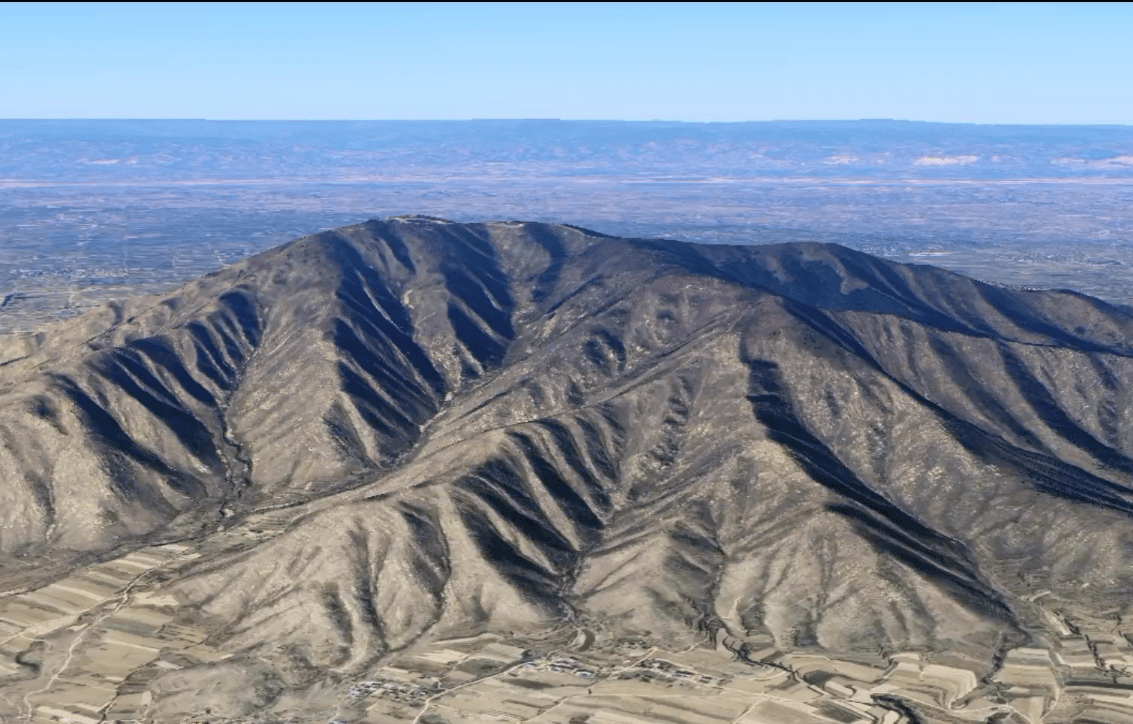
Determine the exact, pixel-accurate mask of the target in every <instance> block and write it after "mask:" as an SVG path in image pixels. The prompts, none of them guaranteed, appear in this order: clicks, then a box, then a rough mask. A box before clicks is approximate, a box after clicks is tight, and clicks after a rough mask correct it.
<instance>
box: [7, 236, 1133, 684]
mask: <svg viewBox="0 0 1133 724" xmlns="http://www.w3.org/2000/svg"><path fill="white" fill-rule="evenodd" d="M99 323H100V324H105V322H99ZM83 324H91V325H92V328H93V327H94V323H93V322H84V321H83V320H77V321H75V322H72V323H71V325H72V326H71V327H70V328H68V329H69V330H70V331H66V330H64V331H62V332H58V334H59V335H60V337H61V338H67V339H68V340H70V341H69V342H68V345H69V346H68V347H67V349H66V350H58V349H54V348H52V346H51V344H52V343H51V340H50V339H48V340H46V341H45V342H44V343H43V345H42V346H41V348H40V349H39V350H38V351H36V352H34V353H32V354H31V355H30V356H28V357H27V358H25V359H24V360H20V361H17V362H14V363H11V364H9V365H7V366H6V367H0V371H2V372H0V374H2V375H3V377H2V378H0V380H2V381H3V383H4V385H5V386H6V391H5V392H4V405H5V407H4V411H3V412H2V413H0V421H2V424H3V426H4V437H3V445H4V448H3V452H2V455H3V457H2V463H0V464H2V465H3V466H4V467H3V468H2V470H3V473H2V474H3V476H4V477H3V481H4V487H3V493H2V494H3V496H4V497H5V500H4V501H3V502H4V507H3V510H4V512H3V515H6V516H7V518H6V519H5V523H4V528H3V531H2V533H3V538H2V539H0V547H3V549H4V550H5V551H18V550H22V549H25V548H26V549H29V550H50V549H56V550H77V549H84V548H86V549H98V548H99V547H106V546H110V545H112V544H114V543H115V542H116V541H117V540H119V539H121V538H122V537H124V536H133V537H135V538H139V539H146V538H147V536H151V537H152V536H154V535H158V534H162V531H164V530H168V526H170V525H173V526H174V527H175V529H176V530H177V531H181V534H182V535H186V534H192V531H194V530H197V529H207V528H208V527H209V526H210V525H212V524H213V521H215V520H219V519H221V518H222V516H228V517H229V518H231V517H232V516H241V515H244V514H246V513H247V512H249V511H251V510H255V509H262V508H266V507H272V506H282V505H296V506H300V507H299V508H298V509H299V510H307V511H308V512H307V513H306V514H305V515H303V516H302V517H300V518H299V519H298V520H297V522H295V523H294V524H292V525H291V526H290V528H289V529H288V530H287V531H285V532H283V533H281V534H280V535H278V536H276V537H274V538H272V539H270V540H268V541H267V542H264V543H262V544H260V545H258V546H256V547H253V548H250V549H248V550H242V551H240V552H239V553H233V554H231V555H230V556H227V557H222V558H221V559H220V560H219V561H216V560H213V561H210V562H208V563H206V564H202V565H201V566H200V567H198V568H197V569H195V570H193V571H192V572H191V574H190V575H188V576H185V577H183V578H180V579H178V580H174V581H171V582H170V583H169V584H167V585H168V587H169V589H170V592H171V593H174V594H176V595H177V596H179V597H180V599H181V600H182V601H183V602H185V603H186V604H194V605H195V606H199V607H200V609H201V610H202V611H203V612H204V613H205V614H206V615H207V616H209V617H210V618H211V620H213V621H215V622H219V624H220V625H221V628H222V629H223V630H224V631H226V633H225V635H224V639H225V640H224V642H223V645H224V646H226V647H229V648H231V649H233V650H240V649H245V648H253V649H259V648H263V647H268V648H272V647H277V646H284V647H296V646H297V647H301V648H302V649H303V650H304V651H307V652H308V654H309V656H310V657H311V659H312V661H313V662H315V663H317V664H319V665H321V666H334V667H346V668H352V667H362V666H364V665H366V664H367V663H369V662H370V661H372V660H373V659H374V657H377V656H380V655H382V654H383V653H385V652H388V651H390V650H393V649H398V648H402V647H404V646H406V645H408V644H410V643H412V642H413V641H415V640H417V639H419V638H420V637H422V636H429V635H436V634H440V633H455V632H467V631H468V630H470V629H471V630H475V629H477V628H483V627H505V628H506V627H509V626H525V625H534V624H538V625H542V624H545V623H548V622H558V621H571V622H574V623H576V624H577V625H596V626H612V627H615V628H621V629H624V630H632V631H636V632H639V633H640V632H650V634H651V635H654V636H659V637H672V638H678V639H679V638H683V637H688V636H695V635H699V634H700V633H705V632H715V631H720V630H721V629H723V630H724V631H725V632H726V633H727V634H729V635H730V638H728V640H729V641H730V642H731V644H730V645H733V646H736V647H742V646H743V645H745V643H751V644H752V645H754V643H755V642H761V641H762V642H774V643H775V644H776V645H777V646H779V647H780V648H794V647H811V646H818V647H823V648H826V649H829V650H832V651H833V650H836V651H845V650H871V651H876V650H877V648H878V647H879V646H880V647H883V648H887V649H899V648H905V647H910V646H913V647H920V646H925V647H947V648H950V649H953V650H970V651H974V652H980V653H983V654H988V655H990V652H991V651H993V650H994V649H995V648H996V647H997V646H999V645H1000V643H1001V642H1002V641H1003V640H1008V639H1009V640H1016V641H1021V640H1023V639H1025V637H1026V632H1027V631H1028V630H1029V628H1030V627H1031V626H1033V625H1034V624H1035V623H1036V621H1035V620H1034V617H1035V616H1036V613H1035V611H1034V610H1033V607H1031V606H1029V604H1028V603H1027V602H1026V601H1025V600H1024V599H1023V596H1024V594H1025V593H1026V592H1028V591H1033V590H1035V589H1047V590H1050V591H1054V592H1055V593H1056V595H1061V596H1064V597H1067V598H1074V597H1081V592H1082V591H1083V590H1084V589H1085V587H1087V585H1088V587H1089V591H1090V597H1091V598H1090V600H1091V601H1095V602H1097V605H1098V606H1099V607H1106V608H1107V609H1113V608H1114V607H1122V606H1125V605H1126V604H1125V601H1127V600H1128V592H1129V591H1130V590H1131V589H1133V580H1130V574H1129V573H1128V571H1129V570H1131V568H1130V563H1131V562H1133V545H1131V543H1133V541H1131V539H1130V535H1131V534H1133V525H1131V519H1130V517H1129V511H1130V506H1131V505H1133V488H1131V482H1133V476H1131V472H1133V460H1131V450H1133V431H1131V428H1130V423H1129V421H1128V420H1127V419H1125V418H1126V417H1127V415H1126V414H1125V411H1126V410H1128V409H1129V396H1130V389H1131V385H1133V365H1131V360H1130V355H1131V354H1133V352H1130V349H1129V341H1130V340H1131V339H1133V318H1131V317H1130V316H1129V315H1128V314H1127V313H1126V312H1125V311H1123V310H1121V309H1118V308H1114V307H1110V306H1107V305H1105V304H1103V303H1101V302H1097V301H1095V300H1092V299H1089V298H1085V297H1081V296H1079V295H1074V294H1069V293H1034V292H1016V291H1011V290H1005V289H999V288H992V287H988V286H986V285H982V284H979V283H976V282H973V281H970V280H967V279H964V278H962V277H959V276H956V275H953V274H948V273H946V272H943V271H940V270H937V269H934V268H931V267H908V266H901V265H896V264H891V263H887V262H884V261H882V260H879V259H875V258H872V257H868V256H865V255H862V254H858V253H854V252H851V251H848V250H846V249H844V248H841V247H837V246H833V245H784V246H770V247H753V248H737V247H697V246H694V245H688V244H680V243H676V242H662V241H640V240H620V239H614V238H610V237H603V236H601V235H596V234H592V233H589V232H585V231H582V230H578V229H574V228H571V227H561V226H549V225H539V224H517V223H509V224H483V225H459V224H452V223H447V222H441V221H436V220H429V219H420V218H410V219H400V220H391V221H384V222H370V223H368V224H365V225H360V226H357V227H349V228H346V229H342V230H339V231H336V232H328V233H326V234H321V235H318V236H314V237H308V238H304V239H300V240H297V241H295V242H292V243H291V244H288V245H286V246H284V247H281V248H279V249H277V250H274V251H271V252H268V253H266V254H263V255H260V256H258V257H253V258H251V259H249V260H247V261H245V262H242V263H241V264H238V265H236V266H234V267H230V268H228V269H226V270H224V271H222V272H220V273H219V274H217V275H214V276H212V277H207V278H204V279H202V280H199V281H198V282H194V283H193V284H190V285H188V286H187V287H185V288H183V289H182V290H180V291H179V292H178V293H177V294H174V295H172V296H171V297H169V298H168V299H165V300H161V301H158V302H157V303H155V304H153V305H152V306H150V307H149V308H147V309H145V310H142V311H138V312H137V313H136V314H135V315H134V316H132V317H130V318H127V319H123V320H122V321H120V322H118V323H117V324H113V325H112V326H110V327H109V328H108V329H103V330H101V331H99V330H97V329H93V331H92V335H91V340H90V341H89V342H74V341H73V339H74V338H75V337H76V336H78V337H81V336H82V335H81V334H77V333H76V331H75V330H76V329H81V325H83ZM67 335H70V336H69V337H68V336H67ZM92 521H101V523H100V525H93V524H92ZM189 523H192V525H193V526H195V527H190V525H189ZM178 526H179V527H178ZM1005 637H1006V639H1005Z"/></svg>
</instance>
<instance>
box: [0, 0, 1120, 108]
mask: <svg viewBox="0 0 1133 724" xmlns="http://www.w3.org/2000/svg"><path fill="white" fill-rule="evenodd" d="M0 118H213V119H465V118H563V119H625V120H648V119H665V120H689V121H740V120H773V119H857V118H898V119H909V120H925V121H965V122H976V123H1126V124H1128V123H1133V5H1131V4H1120V5H1118V4H1115V5H1101V4H1090V5H1074V4H1053V5H1042V4H1020V5H1014V4H1002V5H1000V4H991V5H983V4H977V5H892V4H878V5H872V4H864V5H855V4H850V5H778V4H770V5H731V4H720V5H713V4H709V5H704V4H700V5H694V4H657V5H653V4H646V3H642V4H616V3H614V4H601V5H597V4H595V5H587V4H579V5H558V4H552V5H534V4H519V5H517V4H499V5H497V4H479V5H445V4H435V5H410V4H398V3H394V4H382V5H352V4H342V5H336V4H329V5H328V4H321V5H318V4H315V5H304V4H298V5H291V4H271V3H268V4H254V5H253V4H248V5H243V4H221V5H146V4H124V5H117V4H90V5H68V4H62V5H49V4H45V5H34V4H27V5H25V4H2V5H0Z"/></svg>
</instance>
